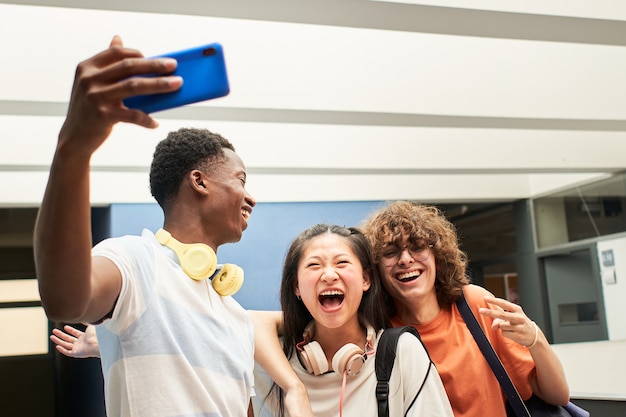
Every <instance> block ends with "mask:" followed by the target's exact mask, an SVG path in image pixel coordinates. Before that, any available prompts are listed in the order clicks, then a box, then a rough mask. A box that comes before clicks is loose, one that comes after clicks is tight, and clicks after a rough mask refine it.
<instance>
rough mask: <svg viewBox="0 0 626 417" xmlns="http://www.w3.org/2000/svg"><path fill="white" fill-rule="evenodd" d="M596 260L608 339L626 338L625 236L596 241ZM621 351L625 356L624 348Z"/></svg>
mask: <svg viewBox="0 0 626 417" xmlns="http://www.w3.org/2000/svg"><path fill="white" fill-rule="evenodd" d="M598 260H599V261H600V262H599V263H600V280H601V282H602V293H603V296H604V307H605V310H606V321H607V329H608V333H609V340H623V339H626V320H625V318H626V238H620V239H613V240H603V241H600V242H598ZM623 353H624V355H625V356H626V350H625V351H624V352H623ZM624 379H625V380H626V378H624Z"/></svg>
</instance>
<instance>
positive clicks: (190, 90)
mask: <svg viewBox="0 0 626 417" xmlns="http://www.w3.org/2000/svg"><path fill="white" fill-rule="evenodd" d="M163 57H168V58H174V59H176V61H177V62H178V66H177V67H176V71H174V72H173V73H172V74H171V75H178V76H180V77H182V79H183V85H182V87H181V88H180V89H178V90H177V91H174V92H171V93H162V94H149V95H141V96H134V97H129V98H127V99H125V100H124V105H125V106H126V107H128V108H131V109H138V110H141V111H143V112H144V113H154V112H157V111H162V110H167V109H171V108H174V107H180V106H184V105H187V104H191V103H197V102H199V101H204V100H210V99H214V98H218V97H223V96H225V95H227V94H228V93H229V92H230V86H229V84H228V76H227V73H226V62H225V60H224V52H223V49H222V45H220V44H219V43H210V44H207V45H202V46H198V47H194V48H189V49H184V50H181V51H176V52H171V53H168V54H163V55H159V56H156V57H154V58H163ZM148 76H156V75H148Z"/></svg>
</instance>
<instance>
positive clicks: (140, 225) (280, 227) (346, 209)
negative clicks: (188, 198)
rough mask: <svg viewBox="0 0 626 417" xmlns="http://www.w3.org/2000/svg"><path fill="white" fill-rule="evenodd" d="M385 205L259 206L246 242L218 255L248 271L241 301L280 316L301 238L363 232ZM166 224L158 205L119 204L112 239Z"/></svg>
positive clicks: (239, 295)
mask: <svg viewBox="0 0 626 417" xmlns="http://www.w3.org/2000/svg"><path fill="white" fill-rule="evenodd" d="M382 204H384V202H380V201H363V202H315V203H259V204H257V206H256V207H255V208H254V211H253V212H252V217H251V218H250V221H249V223H248V229H247V230H246V231H245V232H244V234H243V237H242V239H241V241H240V242H237V243H234V244H227V245H224V246H221V247H220V248H219V249H218V262H220V263H235V264H237V265H239V266H241V267H242V268H243V269H244V271H245V282H244V285H243V288H242V289H241V290H239V292H238V293H237V294H235V296H234V297H235V298H236V299H237V300H238V301H239V302H240V303H241V304H242V305H243V306H244V307H245V308H247V309H258V310H264V309H265V310H267V309H269V310H277V309H279V308H280V300H279V295H278V291H279V288H280V279H281V273H282V264H283V260H284V257H285V253H286V251H287V249H288V247H289V244H290V243H291V241H292V240H293V238H294V237H296V235H298V234H299V233H300V232H301V231H302V230H304V229H305V228H307V227H309V226H311V225H313V224H315V223H332V224H339V225H342V226H358V225H359V223H360V222H361V221H362V220H363V219H364V218H365V217H366V216H367V215H368V214H369V213H370V212H371V211H372V210H374V209H376V208H378V207H380V206H381V205H382ZM162 224H163V214H162V212H161V209H160V208H159V206H158V205H157V204H115V205H113V206H112V207H111V236H121V235H127V234H134V235H137V234H140V233H141V230H142V229H144V228H147V229H150V230H152V231H156V230H157V229H158V228H159V227H161V226H162Z"/></svg>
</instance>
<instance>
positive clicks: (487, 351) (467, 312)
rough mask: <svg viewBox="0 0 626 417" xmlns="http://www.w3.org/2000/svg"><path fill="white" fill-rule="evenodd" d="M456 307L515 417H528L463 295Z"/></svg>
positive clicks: (513, 386) (526, 410) (523, 405)
mask: <svg viewBox="0 0 626 417" xmlns="http://www.w3.org/2000/svg"><path fill="white" fill-rule="evenodd" d="M456 306H457V308H458V309H459V313H461V316H462V317H463V320H465V324H467V327H468V329H469V331H470V332H471V333H472V336H474V340H476V344H477V345H478V347H479V348H480V351H481V352H482V353H483V355H484V356H485V359H487V362H488V363H489V366H490V367H491V370H492V371H493V374H494V375H495V376H496V379H497V380H498V382H499V383H500V386H501V387H502V390H503V391H504V393H505V394H506V398H507V399H508V400H509V404H510V405H511V407H512V408H513V411H514V412H515V415H517V417H530V413H529V412H528V408H526V404H524V401H522V397H520V395H519V392H518V391H517V388H515V385H513V382H512V381H511V377H509V374H508V373H507V372H506V369H504V366H503V365H502V362H500V358H498V355H497V354H496V352H495V350H493V346H491V343H489V339H487V336H485V333H484V332H483V329H482V328H481V327H480V325H479V324H478V320H476V316H474V313H473V312H472V310H471V308H470V306H469V304H468V303H467V300H466V299H465V296H464V295H461V298H459V299H458V300H457V302H456ZM383 334H384V333H383Z"/></svg>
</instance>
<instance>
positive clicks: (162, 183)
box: [150, 128, 235, 211]
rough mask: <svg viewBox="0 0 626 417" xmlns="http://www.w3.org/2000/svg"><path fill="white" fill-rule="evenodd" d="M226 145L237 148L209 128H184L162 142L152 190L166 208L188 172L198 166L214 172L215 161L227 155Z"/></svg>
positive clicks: (153, 166) (152, 168) (152, 172)
mask: <svg viewBox="0 0 626 417" xmlns="http://www.w3.org/2000/svg"><path fill="white" fill-rule="evenodd" d="M224 148H226V149H230V150H232V151H235V147H234V146H233V145H232V144H231V143H230V142H229V141H228V140H227V139H224V138H223V137H222V136H221V135H219V134H217V133H212V132H210V131H208V130H207V129H195V128H182V129H179V130H176V131H174V132H170V133H169V134H168V135H167V137H166V138H165V139H163V140H162V141H161V142H159V144H158V145H157V146H156V149H155V151H154V155H153V158H152V164H151V166H150V192H151V193H152V196H153V197H154V199H155V200H156V201H157V203H159V206H161V208H162V209H163V211H167V210H168V207H169V205H170V204H171V202H172V200H173V199H174V198H175V197H176V195H177V194H178V189H179V187H180V184H181V182H182V180H183V178H184V177H185V175H187V174H188V173H189V172H190V171H192V170H194V169H202V170H204V171H205V172H207V171H209V172H210V170H211V169H212V168H214V166H213V164H214V163H217V162H220V161H222V160H223V159H224Z"/></svg>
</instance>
